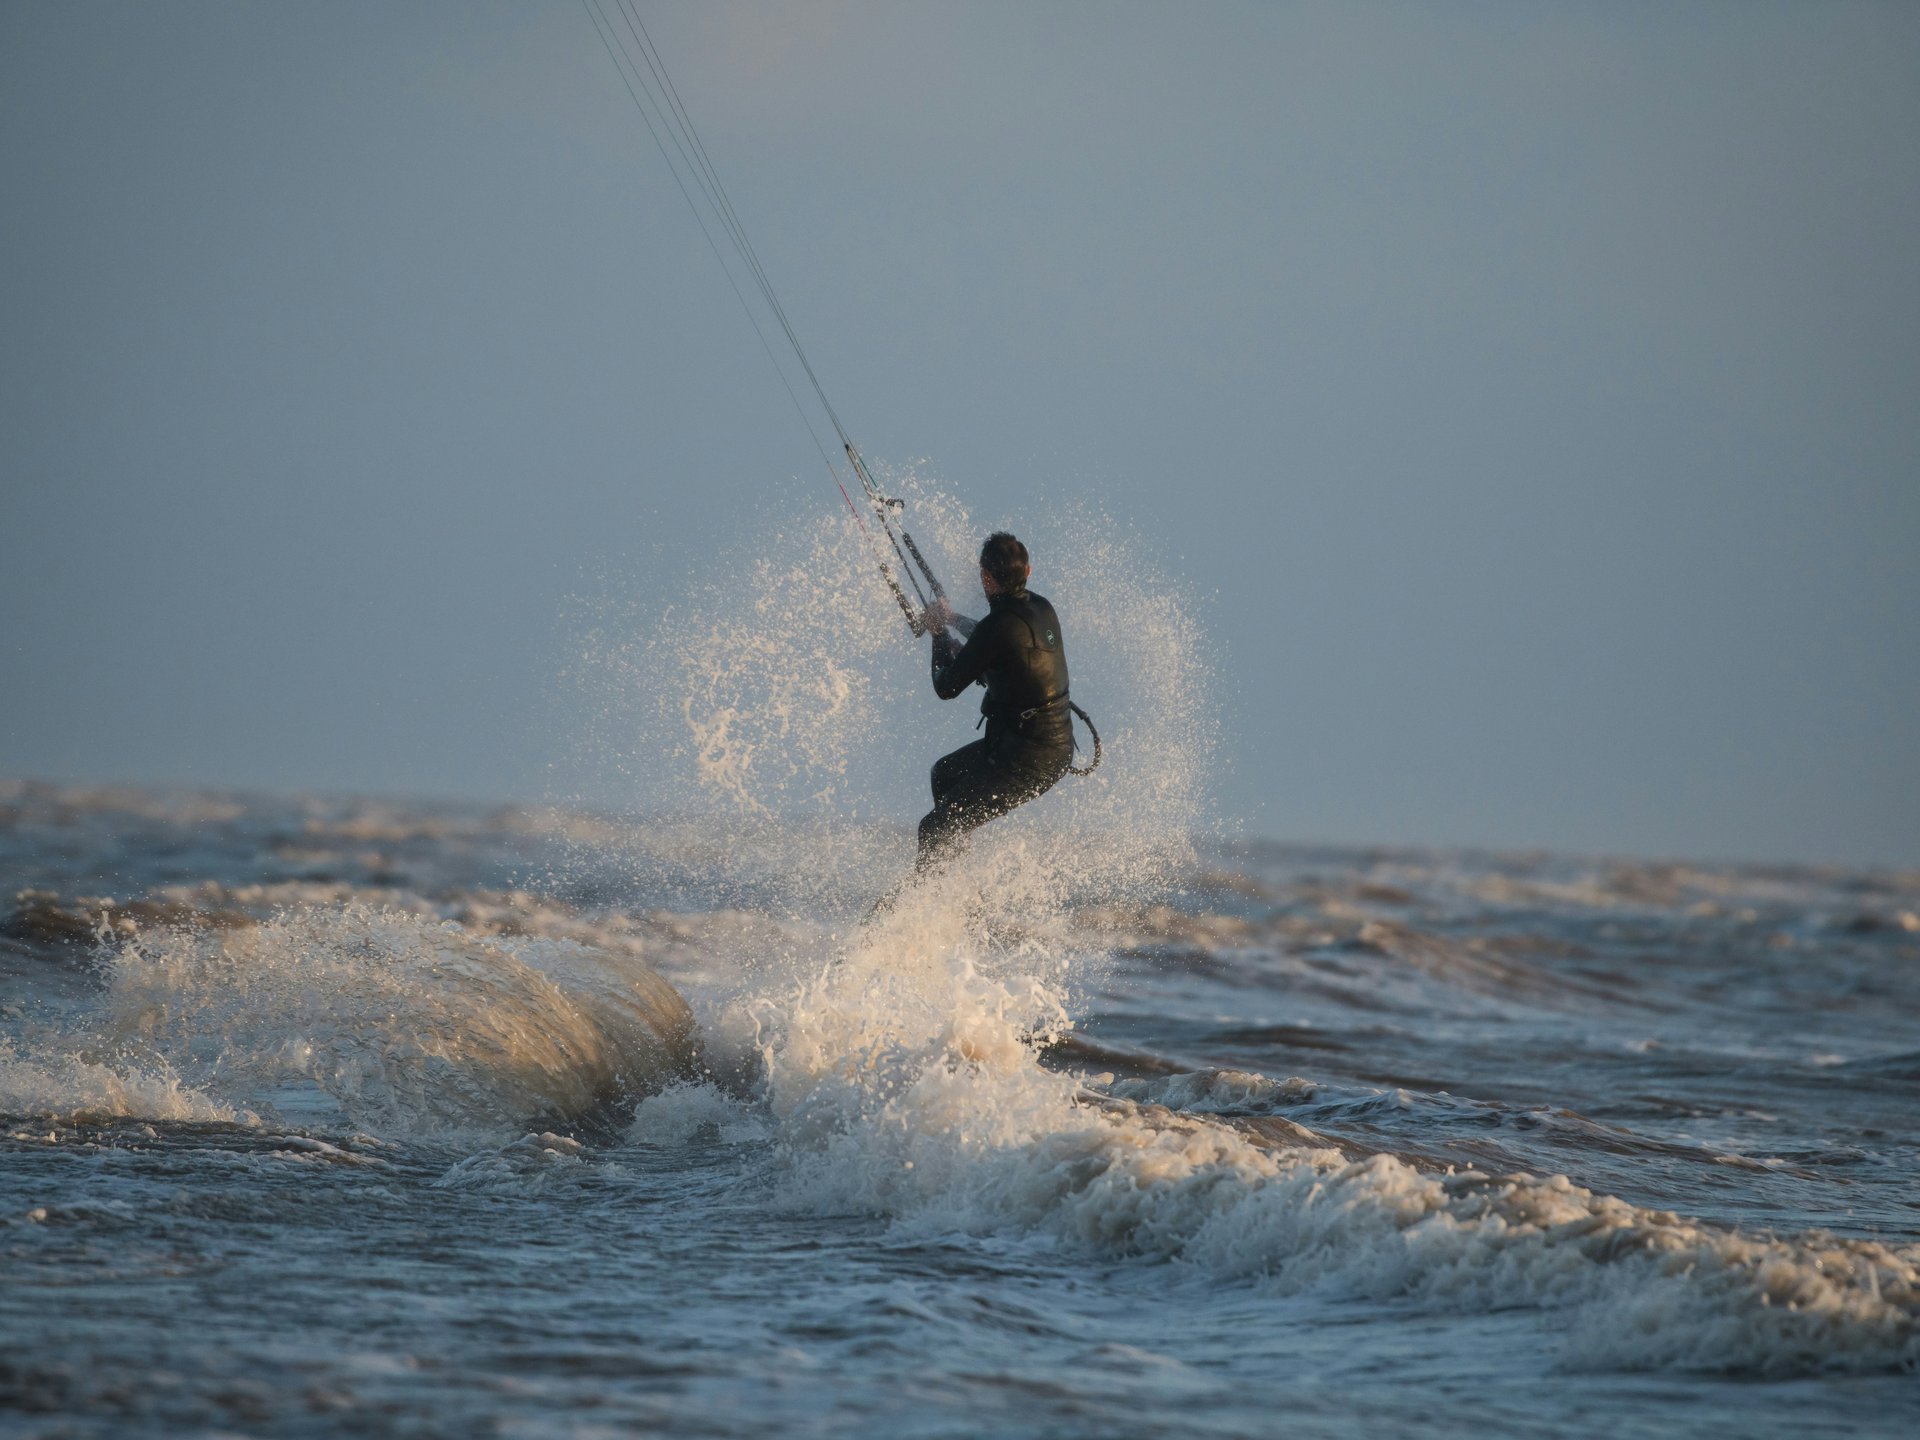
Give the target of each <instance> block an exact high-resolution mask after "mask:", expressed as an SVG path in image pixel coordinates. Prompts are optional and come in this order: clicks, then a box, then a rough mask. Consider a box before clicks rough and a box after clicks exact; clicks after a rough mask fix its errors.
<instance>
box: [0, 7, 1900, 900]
mask: <svg viewBox="0 0 1920 1440" xmlns="http://www.w3.org/2000/svg"><path fill="white" fill-rule="evenodd" d="M646 14H647V16H648V23H649V25H650V26H652V27H653V31H654V35H655V38H656V40H657V41H658V42H659V44H660V46H661V48H662V50H663V52H664V53H665V55H666V58H667V60H668V61H669V63H670V64H672V65H673V67H674V71H675V76H676V79H677V80H678V82H679V85H680V89H681V91H682V93H683V94H684V95H685V97H686V99H687V101H688V103H689V105H690V106H691V108H692V110H693V113H694V115H695V118H696V119H697V120H698V122H699V123H700V125H701V128H702V133H703V135H704V138H705V139H706V142H707V145H708V147H709V149H710V150H711V151H712V152H713V154H714V157H715V159H716V160H717V162H718V163H719V165H720V167H721V171H722V174H723V176H724V177H725V179H726V181H727V183H728V186H729V189H730V190H731V191H732V193H733V197H734V199H735V201H736V203H737V204H738V206H739V208H740V210H741V212H742V214H743V216H744V217H745V219H746V222H747V225H748V227H749V229H750V231H751V232H752V234H753V236H754V238H755V241H756V243H757V245H758V248H759V250H760V252H761V255H762V258H763V259H764V260H765V262H766V264H767V266H768V268H769V270H770V271H771V272H772V274H773V277H774V280H775V283H776V284H777V285H778V286H779V287H780V290H781V294H782V297H783V299H784V300H785V302H786V306H787V309H788V311H789V313H790V314H791V316H792V317H793V320H794V322H795V324H796V326H797V327H798V329H799V331H800V333H801V335H802V337H803V338H804V339H805V341H806V343H807V346H808V350H809V352H810V354H811V355H812V357H813V359H814V362H815V365H816V367H817V369H818V370H819V371H820V373H821V375H822V377H823V379H824V380H825V381H826V383H827V386H828V390H829V393H830V394H831V395H832V396H833V398H834V401H835V404H836V405H837V407H838V408H839V410H840V412H841V414H842V416H843V417H844V418H845V419H846V420H847V421H848V423H849V426H850V428H852V430H853V431H854V433H855V434H856V435H857V436H858V437H859V438H860V440H861V442H862V444H863V446H864V447H865V448H866V449H867V450H868V451H869V452H870V453H872V454H873V455H875V456H877V457H884V458H888V459H893V460H906V459H909V458H912V457H916V456H925V457H929V458H930V459H931V461H932V463H933V465H934V467H935V468H936V469H937V470H938V472H939V473H940V474H941V475H942V476H943V477H944V478H945V480H946V482H947V483H948V484H949V485H950V486H951V487H952V488H953V489H955V490H956V491H958V492H961V493H963V494H965V495H966V497H967V498H968V500H969V501H970V503H972V505H973V506H974V508H975V510H976V513H979V514H981V515H983V516H989V517H1001V516H1005V517H1009V518H1016V517H1018V515H1019V514H1020V512H1021V507H1022V504H1023V497H1024V496H1026V495H1027V494H1028V492H1029V490H1030V489H1031V488H1032V487H1039V488H1040V489H1041V490H1043V491H1044V492H1045V493H1046V494H1047V495H1049V496H1052V497H1070V496H1073V495H1076V494H1081V493H1084V494H1087V495H1090V496H1093V497H1095V498H1097V500H1098V501H1099V503H1100V504H1102V505H1103V506H1104V507H1105V508H1106V509H1107V510H1108V511H1109V512H1111V513H1112V514H1113V515H1114V516H1115V517H1117V518H1118V519H1120V520H1121V521H1123V522H1125V523H1128V524H1131V525H1132V526H1133V527H1134V528H1135V529H1136V530H1137V531H1138V532H1139V533H1140V534H1142V535H1147V536H1153V537H1156V543H1157V544H1159V545H1163V546H1164V548H1165V551H1166V554H1167V568H1168V569H1170V570H1172V571H1175V572H1176V573H1179V574H1181V575H1182V576H1184V577H1185V578H1186V579H1187V581H1188V582H1189V583H1191V585H1192V586H1193V587H1194V588H1195V590H1197V591H1199V592H1201V593H1203V594H1207V595H1210V596H1212V597H1213V598H1211V599H1210V600H1209V602H1208V606H1207V612H1208V617H1209V626H1210V628H1211V629H1212V630H1213V631H1214V633H1215V634H1217V635H1218V637H1219V638H1220V641H1221V642H1222V645H1223V648H1224V650H1225V653H1226V655H1227V657H1228V659H1229V661H1230V664H1231V666H1232V667H1233V671H1234V673H1233V676H1232V678H1231V680H1230V683H1229V685H1228V695H1227V705H1228V710H1227V715H1226V730H1227V733H1228V734H1229V736H1231V737H1232V740H1231V745H1232V754H1231V755H1230V756H1229V757H1228V758H1229V759H1230V760H1231V762H1232V766H1233V772H1234V776H1235V779H1234V782H1233V785H1232V787H1231V789H1230V792H1229V793H1230V795H1231V797H1232V799H1231V805H1232V806H1233V807H1234V808H1236V809H1237V812H1238V813H1239V814H1240V815H1241V816H1242V817H1243V818H1244V819H1245V820H1246V822H1247V824H1248V827H1249V828H1250V829H1251V830H1253V831H1255V832H1257V833H1265V834H1272V835H1278V836H1283V837H1288V838H1299V839H1330V840H1366V841H1380V842H1386V843H1402V842H1404V843H1425V842H1439V843H1445V842H1465V843H1485V844H1497V845H1546V846H1554V847H1561V848H1573V849H1584V850H1596V849H1597V850H1613V851H1621V852H1635V853H1652V854H1676V855H1701V856H1765V857H1783V858H1808V859H1826V858H1831V859H1849V860H1865V861H1880V862H1889V863H1900V864H1920V745H1917V744H1916V739H1917V738H1920V736H1917V735H1916V720H1915V717H1916V715H1920V625H1916V623H1915V622H1916V619H1917V618H1920V564H1916V558H1915V556H1916V545H1920V258H1916V257H1920V241H1917V239H1916V237H1920V82H1916V78H1915V77H1916V76H1920V7H1916V6H1912V5H1904V4H1888V5H1862V4H1844V3H1843V4H1818V5H1815V4H1787V5H1770V4H1762V3H1737V4H1690V5H1667V4H1649V5H1634V4H1592V5H1541V4H1488V5H1472V6H1466V5H1428V6H1398V5H1354V4H1338V5H1331V4H1330V5H1306V6H1292V5H1279V4H1274V5H1254V6H1229V5H1189V4H1182V5H1164V6H1146V5H1109V4H1097V5H1077V4H1076V5H1065V4H1050V5H1039V6H1031V5H1025V4H1021V5H993V4H966V5H942V6H922V5H903V4H818V5H809V6H804V7H790V6H771V7H769V6H757V5H756V6H741V5H728V4H702V5H649V6H647V7H646ZM0 195H4V197H5V198H4V205H3V206H0V274H4V277H5V280H4V285H3V286H0V543H3V544H4V554H5V556H6V564H5V567H4V569H0V773H10V774H15V775H46V776H53V777H70V778H80V779H93V778H103V779H104V778H121V779H133V780H151V781H184V782H189V783H198V784H215V785H218V784H233V785H266V786H273V787H279V788H306V787H328V788H350V789H364V790H380V789H402V790H408V791H416V792H419V791H425V792H454V793H466V794H476V795H499V796H537V795H539V794H540V793H541V792H542V790H543V788H544V787H545V785H546V776H547V773H548V771H547V766H548V764H549V762H551V761H552V760H553V759H554V758H555V756H556V753H557V752H558V751H559V750H560V749H561V748H562V746H563V745H564V743H565V742H564V736H562V735H560V734H559V733H558V732H559V731H562V730H564V728H565V724H566V720H565V716H564V715H563V714H561V713H558V712H559V711H561V710H562V709H563V708H564V701H563V700H562V699H560V698H557V696H556V689H555V685H554V681H553V676H554V674H555V672H556V671H557V669H558V668H559V667H560V666H561V665H562V664H564V662H565V658H566V657H565V654H564V653H563V652H564V650H565V647H566V645H567V643H568V642H567V636H566V633H565V624H564V621H563V619H562V616H563V612H564V611H565V609H566V603H567V599H566V597H567V596H568V595H570V594H573V593H577V592H579V591H580V590H581V588H582V586H583V584H585V583H588V582H587V580H586V578H585V577H589V576H593V575H597V574H602V573H605V572H607V571H609V570H613V571H621V570H631V569H633V568H634V567H638V570H637V572H636V573H635V577H634V579H633V582H632V583H633V584H634V585H635V586H636V587H638V588H639V589H641V590H642V592H643V593H647V594H654V595H657V596H658V597H659V598H660V599H661V600H662V601H664V600H666V599H667V598H669V597H670V596H671V594H672V593H673V591H674V589H675V587H676V585H677V584H678V583H679V582H680V581H681V580H682V579H683V578H684V577H685V575H686V574H687V573H688V571H689V569H690V568H691V567H692V566H693V565H694V564H695V563H696V561H697V556H698V554H699V551H700V549H701V547H702V546H703V545H705V544H706V543H707V542H708V539H709V537H710V536H711V535H712V532H713V528H714V526H715V524H716V520H717V518H718V517H716V514H715V511H714V508H713V497H714V496H715V495H716V494H718V495H721V496H724V497H726V498H727V499H728V500H729V501H730V502H732V503H737V504H740V505H745V506H751V505H753V504H755V503H759V502H762V501H769V500H777V502H778V503H779V504H780V505H782V506H787V507H791V506H792V505H793V504H794V503H796V502H795V501H794V500H793V496H794V495H795V494H797V493H802V492H803V491H804V490H805V488H806V487H812V489H813V491H814V493H815V494H816V495H818V497H819V502H820V503H821V504H823V505H824V504H825V503H827V501H828V500H830V499H832V498H833V497H832V496H831V494H830V492H826V491H824V489H823V488H822V481H821V479H820V478H819V476H818V473H817V471H818V462H817V457H816V456H814V454H813V451H812V447H811V443H810V442H809V441H808V440H807V438H806V435H805V432H804V431H803V430H801V429H800V427H799V423H798V421H797V420H796V419H795V417H794V415H793V412H792V409H791V406H790V405H789V403H788V401H787V399H786V397H785V396H784V395H783V394H782V393H781V392H780V390H779V387H778V382H777V380H776V379H775V378H774V375H773V372H772V370H771V368H770V367H769V366H768V364H767V362H766V359H765V357H764V356H763V355H762V354H761V353H760V351H759V346H758V342H757V341H756V340H755V339H754V338H753V335H752V332H751V331H750V330H749V329H748V328H747V326H746V322H745V321H744V319H743V318H742V317H741V315H740V313H739V310H738V308H737V306H736V305H735V302H734V300H733V298H732V296H731V295H730V294H729V293H728V292H727V290H726V288H725V283H724V281H723V279H722V278H721V276H720V273H719V271H718V269H717V267H716V266H715V264H714V261H713V259H712V257H711V256H710V255H709V254H708V253H707V251H706V249H705V244H704V242H703V241H702V240H701V238H700V235H699V232H698V231H697V229H695V227H694V225H693V221H692V218H691V216H690V214H689V213H688V211H687V209H686V207H685V205H684V204H683V202H682V200H681V198H680V196H679V194H678V193H677V192H676V191H675V190H674V189H673V187H672V185H671V182H670V180H669V179H668V176H667V174H666V172H665V170H664V168H663V167H662V166H661V164H660V161H659V159H658V157H657V155H655V154H654V153H653V151H652V148H651V144H650V142H649V141H648V140H647V139H646V137H645V135H644V133H643V132H641V131H640V130H639V129H638V126H637V122H636V121H635V119H634V116H633V114H632V112H631V110H630V108H629V103H628V100H627V98H626V96H625V94H624V92H623V91H621V90H620V89H619V87H618V84H617V82H616V80H615V78H614V75H613V72H612V69H611V66H610V64H609V62H608V60H607V57H606V56H605V54H604V53H603V52H602V50H601V48H600V45H599V42H598V41H597V40H596V38H595V36H594V32H593V29H592V26H591V25H590V23H589V22H588V20H587V17H586V15H585V14H584V13H583V12H582V11H581V9H580V8H579V6H578V5H576V4H573V3H571V0H560V3H553V4H527V5H517V4H475V3H459V4H447V5H429V4H405V5H399V4H391V3H378V4H350V3H338V4H329V5H326V6H308V5H290V4H289V5H269V4H253V5H240V4H219V5H208V4H188V3H175V4H169V5H165V6H149V5H124V6H123V5H106V4H85V5H66V4H28V3H14V4H10V5H8V6H6V7H4V8H0ZM799 503H805V502H804V501H802V502H799ZM1216 591H1217V595H1214V594H1213V592H1216ZM1056 598H1057V599H1061V600H1062V601H1063V608H1064V605H1065V603H1069V602H1067V597H1056ZM929 703H931V702H929ZM958 738H964V736H961V737H958ZM956 743H957V742H956ZM928 758H929V759H930V758H931V757H930V756H929V757H928ZM902 818H910V817H909V816H906V815H903V817H902Z"/></svg>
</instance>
